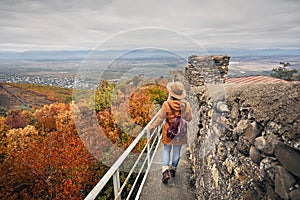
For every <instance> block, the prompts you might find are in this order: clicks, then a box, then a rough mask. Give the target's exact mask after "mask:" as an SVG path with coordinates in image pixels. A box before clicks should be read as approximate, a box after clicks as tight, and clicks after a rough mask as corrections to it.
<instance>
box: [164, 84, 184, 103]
mask: <svg viewBox="0 0 300 200" xmlns="http://www.w3.org/2000/svg"><path fill="white" fill-rule="evenodd" d="M167 89H168V91H169V93H170V95H171V96H172V97H175V98H176V99H183V98H184V97H185V96H186V92H185V90H184V86H183V84H182V83H181V82H170V83H168V85H167Z"/></svg>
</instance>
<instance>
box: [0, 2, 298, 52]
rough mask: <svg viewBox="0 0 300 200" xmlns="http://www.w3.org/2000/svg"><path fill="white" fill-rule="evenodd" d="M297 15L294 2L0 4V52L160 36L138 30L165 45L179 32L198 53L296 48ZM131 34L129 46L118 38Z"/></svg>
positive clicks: (79, 46) (80, 46) (92, 45)
mask: <svg viewBox="0 0 300 200" xmlns="http://www.w3.org/2000/svg"><path fill="white" fill-rule="evenodd" d="M299 13H300V1H299V0H249V1H243V0H227V1H224V0H220V1H215V0H205V1H204V0H177V1H162V0H146V1H142V0H132V1H130V0H117V1H114V0H110V1H109V0H102V1H101V0H99V1H96V0H89V1H82V0H70V1H67V0H66V1H60V0H57V1H54V0H53V1H50V0H41V1H33V0H31V1H30V0H27V1H25V0H24V1H22V0H1V1H0V50H1V51H6V50H10V51H11V50H17V51H26V50H63V49H64V50H68V49H93V48H95V46H97V45H98V44H100V43H102V42H104V41H107V40H108V39H109V38H113V37H114V36H116V35H119V36H120V35H123V36H122V37H119V41H118V42H120V41H123V40H124V41H126V42H127V43H134V42H135V43H140V42H141V41H148V42H149V43H151V40H156V41H155V42H159V40H160V38H161V36H162V35H164V34H163V33H162V34H161V35H160V34H157V32H156V33H155V34H149V32H148V34H147V31H141V29H142V27H162V28H163V30H165V31H162V32H165V35H164V37H162V38H163V41H168V43H169V44H171V43H172V44H173V42H170V41H172V40H171V39H170V40H168V37H169V36H168V34H169V33H172V34H173V33H174V32H180V33H181V34H183V35H186V36H187V37H189V38H191V39H193V40H194V41H196V42H198V43H199V44H201V45H203V46H204V48H216V49H218V48H222V49H224V48H225V49H226V48H247V49H260V48H299V47H300V14H299ZM134 29H138V30H139V34H138V35H139V37H138V38H136V39H135V40H133V39H132V34H131V35H130V34H124V33H126V31H129V32H131V33H134V31H132V30H134ZM145 30H147V29H145ZM148 30H150V33H151V29H148ZM168 30H170V31H168ZM172 31H174V32H172ZM120 33H121V34H120ZM122 33H123V34H122ZM144 33H145V34H144ZM172 34H170V37H172V36H171V35H172ZM133 35H134V34H133ZM149 35H150V36H149ZM126 37H128V38H130V37H131V39H128V40H127V39H126ZM162 38H161V40H162ZM175 38H176V37H175ZM126 42H125V43H124V44H125V45H124V46H122V47H120V48H126ZM174 43H175V42H174ZM174 45H175V44H174ZM178 45H179V46H177V47H178V48H181V47H180V43H178ZM114 47H116V46H114ZM177 47H176V48H177Z"/></svg>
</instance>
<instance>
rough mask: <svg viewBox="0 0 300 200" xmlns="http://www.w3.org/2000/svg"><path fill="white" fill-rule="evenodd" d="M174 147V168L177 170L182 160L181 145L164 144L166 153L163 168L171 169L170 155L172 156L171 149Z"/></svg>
mask: <svg viewBox="0 0 300 200" xmlns="http://www.w3.org/2000/svg"><path fill="white" fill-rule="evenodd" d="M172 147H173V155H172V167H173V168H176V167H177V165H178V163H179V160H180V150H181V145H165V144H164V151H163V158H162V160H163V165H162V166H163V168H166V167H169V165H170V157H171V156H170V154H171V149H172Z"/></svg>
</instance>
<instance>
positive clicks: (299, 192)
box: [289, 189, 300, 200]
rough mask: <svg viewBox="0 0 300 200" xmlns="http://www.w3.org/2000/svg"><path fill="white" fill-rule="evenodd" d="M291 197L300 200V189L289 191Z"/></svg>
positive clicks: (293, 199) (292, 199)
mask: <svg viewBox="0 0 300 200" xmlns="http://www.w3.org/2000/svg"><path fill="white" fill-rule="evenodd" d="M289 197H290V199H291V200H299V199H300V189H295V190H292V191H291V192H290V193H289Z"/></svg>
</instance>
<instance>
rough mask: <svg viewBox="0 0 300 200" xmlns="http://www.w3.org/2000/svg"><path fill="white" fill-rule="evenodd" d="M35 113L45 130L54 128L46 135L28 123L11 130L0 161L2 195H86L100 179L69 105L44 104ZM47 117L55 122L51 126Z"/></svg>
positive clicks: (52, 196) (2, 196)
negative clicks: (76, 129)
mask: <svg viewBox="0 0 300 200" xmlns="http://www.w3.org/2000/svg"><path fill="white" fill-rule="evenodd" d="M34 114H35V116H40V117H41V118H39V121H38V122H39V123H44V124H43V126H44V129H42V130H43V131H46V130H50V129H49V127H51V128H52V129H51V130H55V131H52V132H47V133H46V134H45V135H44V133H43V134H41V132H39V131H38V130H37V129H36V128H35V127H34V126H31V125H28V126H26V127H25V128H19V129H12V130H10V131H9V132H8V134H7V149H6V150H7V151H6V153H7V155H6V156H5V159H4V160H3V162H1V163H0V170H1V175H0V182H1V186H0V188H1V189H0V199H47V198H49V199H82V198H84V197H85V196H86V195H87V193H88V191H89V190H90V189H91V188H92V187H93V186H94V184H95V183H96V182H97V181H98V180H99V177H98V176H99V175H97V171H96V170H91V168H94V166H95V165H96V164H97V161H96V160H95V159H93V157H92V156H91V155H90V154H89V152H88V151H87V150H86V148H85V147H84V145H83V143H82V141H81V140H80V138H79V137H78V135H77V134H76V131H75V124H74V120H73V117H72V112H71V109H70V105H65V104H54V105H50V106H45V107H44V108H42V109H41V110H37V111H36V112H35V113H34ZM47 117H50V119H55V121H54V124H51V126H48V125H49V124H46V123H45V122H47ZM43 120H44V121H43ZM51 123H53V122H52V121H51ZM1 127H2V126H1ZM102 173H103V172H102Z"/></svg>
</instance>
